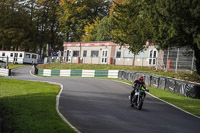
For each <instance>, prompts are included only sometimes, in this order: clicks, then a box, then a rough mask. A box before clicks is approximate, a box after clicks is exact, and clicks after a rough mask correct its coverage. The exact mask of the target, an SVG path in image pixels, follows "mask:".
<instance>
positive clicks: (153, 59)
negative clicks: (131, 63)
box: [149, 50, 157, 65]
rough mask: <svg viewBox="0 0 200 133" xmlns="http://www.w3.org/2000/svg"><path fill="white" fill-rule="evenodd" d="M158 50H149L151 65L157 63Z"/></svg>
mask: <svg viewBox="0 0 200 133" xmlns="http://www.w3.org/2000/svg"><path fill="white" fill-rule="evenodd" d="M156 57H157V51H156V50H150V52H149V65H156Z"/></svg>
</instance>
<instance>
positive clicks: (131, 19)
mask: <svg viewBox="0 0 200 133" xmlns="http://www.w3.org/2000/svg"><path fill="white" fill-rule="evenodd" d="M143 4H144V3H143V2H141V1H140V0H134V1H133V0H124V1H119V2H114V5H113V6H114V8H113V12H112V14H113V15H112V18H113V19H112V22H113V31H112V39H113V41H114V42H116V43H118V44H120V45H125V44H128V45H129V49H130V51H132V52H133V53H134V55H137V54H138V53H139V52H140V51H141V50H142V49H143V48H144V44H145V42H146V41H147V40H148V35H147V34H146V30H147V28H146V27H145V26H144V23H145V19H146V16H145V14H144V12H143V8H144V5H143ZM134 62H135V56H134V58H133V65H134Z"/></svg>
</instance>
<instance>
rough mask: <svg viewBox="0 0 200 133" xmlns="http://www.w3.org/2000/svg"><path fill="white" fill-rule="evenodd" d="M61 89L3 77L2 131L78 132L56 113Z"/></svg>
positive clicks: (0, 81) (0, 95) (0, 94)
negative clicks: (57, 99) (57, 97)
mask: <svg viewBox="0 0 200 133" xmlns="http://www.w3.org/2000/svg"><path fill="white" fill-rule="evenodd" d="M59 90H60V86H57V85H50V84H48V83H41V82H30V81H22V80H13V79H1V78H0V110H1V111H0V114H1V115H0V118H3V123H2V125H3V127H2V128H1V129H0V132H11V131H12V132H16V133H19V132H20V133H75V131H74V130H73V129H72V128H70V127H69V126H68V125H67V124H66V123H64V122H63V121H62V120H61V118H60V117H59V116H58V114H57V112H56V95H57V94H58V92H59ZM2 113H3V114H2ZM1 130H4V131H1Z"/></svg>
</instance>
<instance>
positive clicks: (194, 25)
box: [145, 0, 200, 74]
mask: <svg viewBox="0 0 200 133" xmlns="http://www.w3.org/2000/svg"><path fill="white" fill-rule="evenodd" d="M146 2H147V3H148V4H147V5H148V7H147V8H146V9H147V10H146V11H145V12H146V13H147V14H148V15H149V16H150V17H149V19H148V22H149V23H150V25H149V28H150V30H149V31H150V32H149V34H151V35H152V41H153V42H154V43H156V44H157V45H159V46H160V47H161V48H167V47H170V46H178V47H182V46H187V47H190V48H192V49H193V50H194V52H195V57H196V68H197V72H198V73H199V74H200V47H199V46H200V1H199V0H176V1H174V0H146Z"/></svg>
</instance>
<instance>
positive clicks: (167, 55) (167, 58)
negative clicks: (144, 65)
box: [166, 47, 169, 72]
mask: <svg viewBox="0 0 200 133" xmlns="http://www.w3.org/2000/svg"><path fill="white" fill-rule="evenodd" d="M168 60H169V47H168V50H167V63H166V72H167V69H168Z"/></svg>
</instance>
